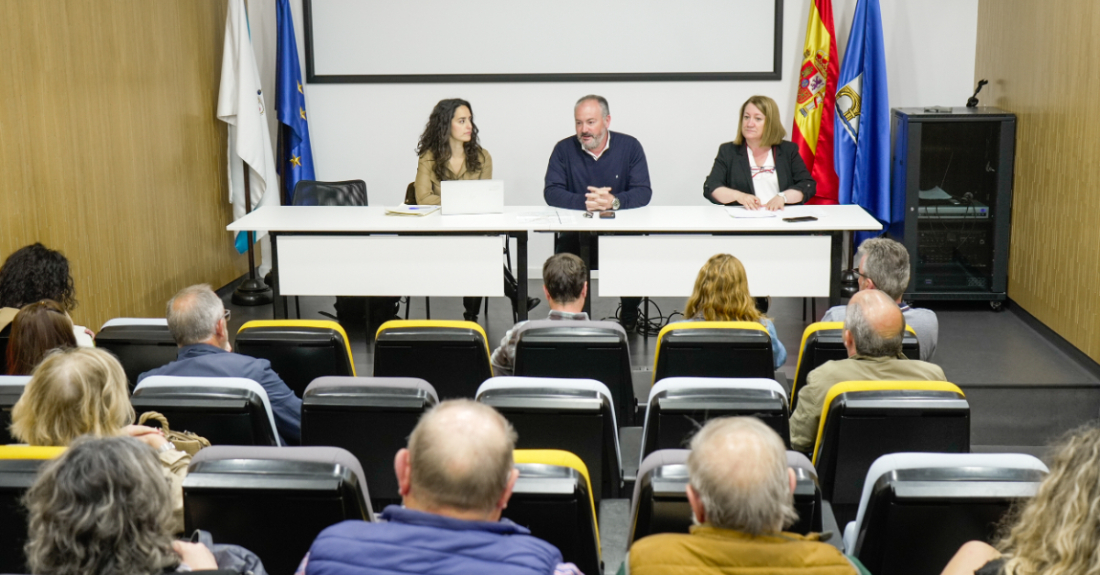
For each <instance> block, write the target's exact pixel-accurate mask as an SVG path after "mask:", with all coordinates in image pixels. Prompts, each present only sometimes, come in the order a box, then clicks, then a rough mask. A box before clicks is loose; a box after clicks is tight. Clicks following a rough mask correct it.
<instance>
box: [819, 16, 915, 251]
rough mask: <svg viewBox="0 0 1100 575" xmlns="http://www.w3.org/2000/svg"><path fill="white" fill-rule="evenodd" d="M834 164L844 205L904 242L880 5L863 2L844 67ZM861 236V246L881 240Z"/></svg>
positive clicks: (868, 234) (902, 200) (858, 237)
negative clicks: (894, 189) (893, 184)
mask: <svg viewBox="0 0 1100 575" xmlns="http://www.w3.org/2000/svg"><path fill="white" fill-rule="evenodd" d="M837 86H839V88H838V89H837V92H836V104H835V106H836V126H837V129H836V131H835V132H834V136H833V138H834V140H833V143H834V154H835V156H834V158H835V165H836V174H837V178H838V180H839V193H838V194H837V195H838V200H839V201H840V203H841V204H858V205H860V206H862V207H863V209H865V210H867V211H868V212H869V213H870V214H871V215H872V216H874V217H875V218H876V219H877V220H878V221H880V222H882V225H883V228H884V230H883V231H888V232H890V233H891V235H895V237H900V233H901V229H902V226H903V225H904V223H905V198H904V197H901V198H897V197H894V196H893V195H892V194H891V190H890V98H889V95H888V93H887V88H886V52H885V51H884V49H883V42H882V16H881V14H880V10H879V3H878V0H859V2H858V3H856V10H855V15H854V16H853V17H852V31H851V33H850V34H849V35H848V47H847V48H846V49H845V51H844V62H843V63H842V64H841V66H840V78H839V79H838V80H837ZM878 235H880V233H876V232H859V233H857V234H856V241H857V245H858V242H860V241H863V239H865V238H867V237H874V236H878Z"/></svg>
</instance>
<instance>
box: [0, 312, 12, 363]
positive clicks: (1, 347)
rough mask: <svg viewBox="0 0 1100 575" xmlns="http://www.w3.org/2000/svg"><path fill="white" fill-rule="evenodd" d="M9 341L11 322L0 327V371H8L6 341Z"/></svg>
mask: <svg viewBox="0 0 1100 575" xmlns="http://www.w3.org/2000/svg"><path fill="white" fill-rule="evenodd" d="M9 341H11V324H10V323H9V324H8V325H6V326H4V329H0V373H7V372H8V342H9Z"/></svg>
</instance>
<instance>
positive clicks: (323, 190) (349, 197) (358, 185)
mask: <svg viewBox="0 0 1100 575" xmlns="http://www.w3.org/2000/svg"><path fill="white" fill-rule="evenodd" d="M293 205H295V206H365V205H367V183H366V182H364V181H363V180H346V181H343V182H319V181H316V180H299V181H298V183H297V184H295V186H294V199H293Z"/></svg>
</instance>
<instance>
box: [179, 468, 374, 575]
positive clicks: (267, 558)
mask: <svg viewBox="0 0 1100 575" xmlns="http://www.w3.org/2000/svg"><path fill="white" fill-rule="evenodd" d="M183 514H184V525H185V528H186V532H187V533H191V532H192V531H193V530H194V529H204V530H206V531H209V532H210V534H211V535H212V536H213V538H214V541H225V542H229V541H232V542H233V543H234V544H236V545H241V546H243V547H244V548H246V549H249V550H251V551H252V552H254V553H256V554H257V555H259V557H260V559H261V560H263V562H264V567H265V568H266V569H267V570H268V572H269V573H293V572H294V570H295V568H296V567H297V566H298V563H299V562H300V561H301V560H302V557H303V556H305V554H306V551H308V550H309V546H310V545H311V544H312V543H313V540H314V539H315V538H316V537H317V534H318V533H320V532H321V530H323V529H324V528H326V527H328V526H329V525H333V524H335V523H339V522H340V521H344V520H346V519H361V520H364V521H373V520H374V512H373V511H372V508H371V505H370V496H369V494H368V493H367V484H366V480H365V479H364V476H363V470H362V468H361V466H360V465H359V461H358V460H356V459H355V456H353V455H352V454H350V453H348V452H347V451H345V450H343V449H340V448H337V447H240V446H231V447H217V446H215V447H208V448H206V449H203V450H202V451H200V452H199V453H198V454H196V455H195V457H194V459H192V460H191V465H190V467H189V468H188V472H187V477H186V478H184V480H183Z"/></svg>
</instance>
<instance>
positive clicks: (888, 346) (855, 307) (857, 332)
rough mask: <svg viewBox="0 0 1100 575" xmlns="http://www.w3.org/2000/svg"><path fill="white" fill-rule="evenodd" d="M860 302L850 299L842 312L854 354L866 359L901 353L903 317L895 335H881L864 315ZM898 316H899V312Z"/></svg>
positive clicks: (858, 299) (860, 300)
mask: <svg viewBox="0 0 1100 575" xmlns="http://www.w3.org/2000/svg"><path fill="white" fill-rule="evenodd" d="M878 297H882V296H878ZM887 297H889V295H888V294H887ZM862 302H863V299H861V298H852V300H851V301H849V302H848V307H847V309H846V310H845V312H844V329H846V330H848V331H849V332H851V334H852V339H854V340H855V344H856V353H858V354H859V355H865V356H868V357H896V356H897V355H898V354H899V353H901V340H902V338H903V337H904V336H905V316H902V319H901V322H900V323H901V330H900V331H898V332H897V333H896V334H882V333H880V332H879V330H877V329H875V326H874V325H872V324H871V321H870V319H869V318H867V316H866V315H864V313H863V303H862ZM898 315H901V311H900V310H899V311H898Z"/></svg>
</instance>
